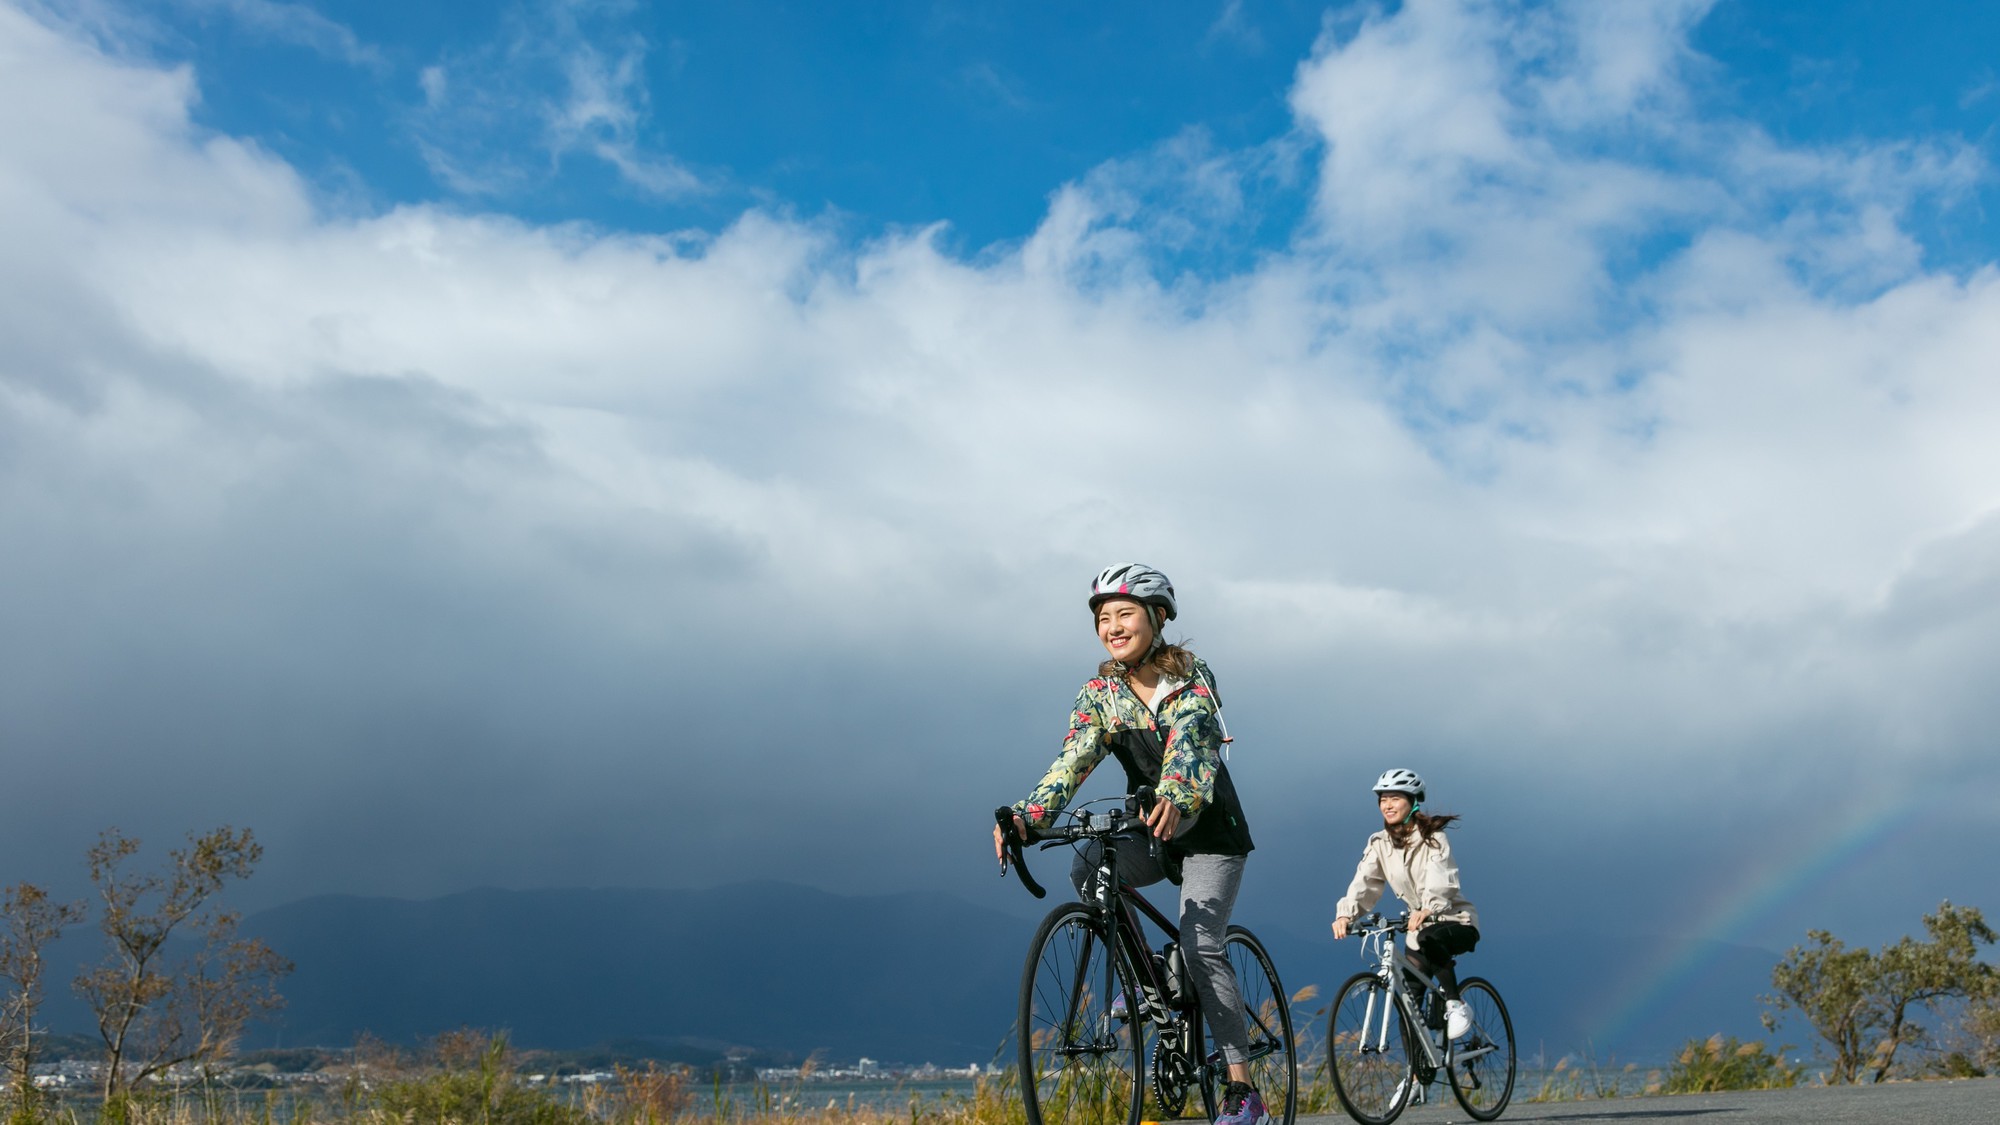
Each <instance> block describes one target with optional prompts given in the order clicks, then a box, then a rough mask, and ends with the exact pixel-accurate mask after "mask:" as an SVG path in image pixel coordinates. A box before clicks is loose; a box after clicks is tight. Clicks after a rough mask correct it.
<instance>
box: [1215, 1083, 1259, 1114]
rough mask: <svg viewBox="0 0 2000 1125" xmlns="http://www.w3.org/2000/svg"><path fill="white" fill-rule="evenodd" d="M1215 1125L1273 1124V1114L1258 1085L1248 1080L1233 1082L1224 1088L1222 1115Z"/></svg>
mask: <svg viewBox="0 0 2000 1125" xmlns="http://www.w3.org/2000/svg"><path fill="white" fill-rule="evenodd" d="M1215 1125H1271V1114H1270V1113H1269V1112H1268V1111H1267V1110H1265V1108H1264V1099H1263V1097H1262V1096H1260V1095H1259V1094H1258V1093H1257V1089H1256V1087H1254V1086H1252V1085H1250V1084H1249V1083H1247V1082H1231V1083H1230V1084H1229V1085H1228V1086H1225V1087H1223V1090H1222V1116H1220V1117H1218V1118H1216V1119H1215Z"/></svg>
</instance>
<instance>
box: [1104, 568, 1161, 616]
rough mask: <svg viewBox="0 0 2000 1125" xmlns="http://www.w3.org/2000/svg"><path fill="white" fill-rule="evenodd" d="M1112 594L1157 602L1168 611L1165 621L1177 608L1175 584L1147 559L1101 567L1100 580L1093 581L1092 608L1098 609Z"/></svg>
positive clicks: (1155, 604)
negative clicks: (1148, 564) (1148, 563)
mask: <svg viewBox="0 0 2000 1125" xmlns="http://www.w3.org/2000/svg"><path fill="white" fill-rule="evenodd" d="M1109 598H1131V599H1132V600H1133V601H1136V602H1139V603H1141V604H1143V605H1150V606H1155V607H1157V608H1158V609H1159V610H1160V612H1161V613H1162V614H1164V615H1165V616H1164V617H1163V618H1162V620H1164V621H1172V620H1173V619H1174V614H1175V613H1176V612H1177V607H1176V606H1175V605H1174V584H1173V583H1172V582H1169V581H1167V576H1166V575H1164V574H1161V573H1160V572H1159V571H1157V570H1154V569H1153V568H1152V567H1150V566H1147V565H1146V564H1145V563H1121V564H1119V565H1117V566H1107V567H1105V568H1104V569H1103V570H1101V571H1099V572H1098V574H1097V580H1096V581H1094V582H1092V583H1091V584H1090V612H1092V613H1096V612H1097V607H1098V606H1100V605H1103V604H1104V602H1105V601H1106V600H1107V599H1109Z"/></svg>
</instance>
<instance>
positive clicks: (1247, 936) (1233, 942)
mask: <svg viewBox="0 0 2000 1125" xmlns="http://www.w3.org/2000/svg"><path fill="white" fill-rule="evenodd" d="M1223 949H1224V951H1225V952H1227V954H1228V955H1229V969H1230V972H1232V973H1234V974H1235V976H1236V990H1237V992H1239V993H1240V994H1241V995H1242V997H1243V1024H1244V1028H1245V1030H1246V1031H1248V1032H1249V1037H1250V1042H1249V1046H1248V1050H1247V1051H1246V1052H1245V1054H1247V1055H1248V1056H1249V1063H1250V1084H1251V1085H1252V1086H1255V1087H1256V1088H1257V1093H1258V1094H1259V1095H1260V1096H1261V1097H1262V1098H1263V1099H1264V1109H1265V1110H1266V1112H1268V1113H1269V1114H1270V1115H1271V1121H1272V1125H1292V1119H1293V1118H1294V1117H1296V1116H1297V1115H1298V1100H1299V1097H1298V1095H1299V1057H1298V1046H1297V1044H1298V1040H1297V1038H1296V1037H1295V1036H1294V1035H1293V1034H1292V1006H1291V1003H1290V998H1289V997H1287V996H1286V995H1285V986H1284V985H1283V984H1281V983H1279V981H1278V969H1277V967H1276V966H1275V965H1273V964H1272V963H1271V955H1270V954H1269V953H1266V952H1265V951H1264V943H1263V942H1260V941H1258V940H1257V935H1255V934H1253V933H1251V932H1250V931H1249V930H1246V929H1244V928H1243V927H1241V926H1231V927H1229V930H1228V934H1227V936H1225V937H1224V938H1223ZM1202 1022H1203V1027H1204V1029H1205V1030H1207V1031H1208V1034H1207V1036H1206V1037H1205V1038H1206V1039H1207V1040H1208V1050H1207V1051H1206V1052H1205V1053H1204V1056H1203V1057H1208V1056H1209V1055H1211V1054H1213V1053H1214V1052H1215V1045H1214V1032H1213V1029H1212V1028H1211V1027H1210V1026H1209V1021H1207V1020H1204V1021H1202ZM1213 1061H1214V1063H1215V1067H1216V1069H1213V1070H1209V1071H1207V1072H1205V1080H1204V1082H1203V1089H1202V1093H1203V1095H1204V1096H1205V1097H1206V1099H1207V1104H1208V1105H1209V1107H1210V1115H1211V1116H1213V1115H1214V1113H1215V1112H1216V1108H1215V1107H1218V1106H1220V1105H1221V1104H1222V1088H1223V1087H1224V1086H1225V1085H1227V1084H1228V1082H1229V1075H1228V1072H1227V1071H1226V1070H1224V1069H1222V1061H1221V1060H1220V1059H1215V1060H1213Z"/></svg>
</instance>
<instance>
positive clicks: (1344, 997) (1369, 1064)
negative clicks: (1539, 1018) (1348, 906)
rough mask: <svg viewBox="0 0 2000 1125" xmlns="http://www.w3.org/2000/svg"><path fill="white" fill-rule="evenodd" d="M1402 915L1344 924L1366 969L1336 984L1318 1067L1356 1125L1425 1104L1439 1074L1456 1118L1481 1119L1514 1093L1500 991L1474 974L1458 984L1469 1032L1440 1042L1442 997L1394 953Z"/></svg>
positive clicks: (1381, 1122)
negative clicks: (1371, 964) (1369, 962)
mask: <svg viewBox="0 0 2000 1125" xmlns="http://www.w3.org/2000/svg"><path fill="white" fill-rule="evenodd" d="M1409 921H1410V920H1409V915H1407V914H1406V915H1403V916H1401V917H1398V918H1389V919H1384V918H1383V917H1382V915H1380V914H1367V915H1363V916H1362V917H1360V918H1357V919H1355V920H1354V925H1353V926H1352V927H1351V928H1350V930H1349V932H1350V933H1353V934H1356V935H1358V936H1359V937H1360V938H1361V940H1362V942H1363V947H1364V953H1363V956H1364V957H1371V958H1373V959H1374V960H1375V962H1376V967H1375V968H1374V969H1371V970H1369V971H1367V972H1361V973H1356V974H1354V975H1353V976H1352V977H1349V978H1348V980H1347V983H1346V984H1343V985H1341V986H1340V992H1339V993H1338V994H1336V995H1335V996H1334V998H1333V1008H1332V1010H1331V1012H1330V1013H1329V1015H1328V1021H1329V1022H1328V1027H1327V1036H1326V1051H1327V1069H1328V1070H1330V1071H1331V1072H1332V1073H1333V1091H1334V1093H1335V1094H1336V1095H1338V1096H1339V1098H1340V1105H1341V1108H1342V1109H1345V1110H1346V1111H1347V1113H1348V1116H1350V1117H1352V1118H1354V1119H1355V1120H1356V1121H1360V1122H1363V1123H1364V1125H1388V1123H1389V1122H1391V1121H1394V1120H1395V1119H1396V1115H1397V1114H1400V1113H1402V1112H1403V1110H1404V1109H1405V1108H1406V1107H1408V1106H1412V1105H1422V1104H1423V1103H1424V1102H1426V1101H1428V1100H1429V1098H1428V1095H1427V1091H1428V1090H1429V1088H1430V1085H1431V1083H1433V1082H1435V1081H1436V1080H1437V1077H1438V1075H1439V1074H1440V1073H1442V1074H1443V1075H1444V1076H1445V1078H1446V1080H1447V1081H1449V1082H1450V1084H1451V1093H1452V1096H1453V1097H1455V1098H1457V1099H1458V1104H1459V1105H1460V1106H1462V1107H1464V1109H1465V1112H1467V1113H1469V1114H1471V1115H1472V1116H1473V1117H1474V1118H1476V1119H1478V1120H1480V1121H1491V1120H1493V1119H1494V1118H1496V1117H1498V1116H1500V1112H1501V1111H1502V1110H1504V1109H1506V1108H1507V1101H1508V1099H1509V1098H1511V1097H1513V1096H1514V1023H1513V1021H1512V1020H1510V1019H1508V1018H1507V1005H1506V1004H1503V1003H1501V1001H1500V993H1499V991H1498V990H1497V989H1495V988H1494V987H1493V985H1492V984H1491V983H1489V982H1487V981H1485V980H1483V979H1481V978H1479V977H1467V978H1465V980H1463V981H1462V982H1460V984H1459V986H1458V995H1459V999H1461V1000H1463V1001H1465V1006H1466V1007H1467V1008H1468V1009H1469V1010H1470V1012H1471V1015H1472V1029H1471V1030H1470V1031H1469V1032H1467V1033H1466V1034H1465V1035H1463V1036H1461V1037H1459V1038H1458V1039H1455V1040H1454V1039H1448V1038H1446V1036H1445V1031H1444V1026H1445V1020H1444V994H1443V993H1442V992H1440V991H1439V990H1438V989H1437V987H1436V986H1435V985H1433V984H1432V983H1431V981H1430V979H1429V978H1428V977H1427V976H1425V975H1424V974H1423V973H1420V972H1419V971H1418V970H1417V968H1416V966H1415V965H1413V964H1411V962H1410V961H1409V960H1408V958H1406V957H1405V956H1404V955H1403V952H1402V944H1401V941H1400V939H1401V937H1402V935H1403V932H1404V930H1405V929H1406V928H1407V927H1408V926H1409Z"/></svg>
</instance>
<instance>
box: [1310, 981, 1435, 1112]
mask: <svg viewBox="0 0 2000 1125" xmlns="http://www.w3.org/2000/svg"><path fill="white" fill-rule="evenodd" d="M1412 1034H1413V1032H1412V1029H1411V1028H1410V1026H1409V1025H1408V1024H1407V1023H1406V1022H1405V1021H1404V1019H1403V1009H1402V1006H1401V1005H1399V1004H1397V1003H1396V997H1395V995H1394V994H1393V993H1391V992H1390V991H1389V986H1388V985H1385V984H1383V983H1382V979H1381V978H1380V977H1378V976H1376V975H1375V974H1374V973H1356V974H1354V975H1353V976H1351V977H1349V978H1347V983H1346V984H1343V985H1341V986H1340V991H1339V992H1338V993H1336V994H1335V995H1334V998H1333V1007H1332V1010H1331V1011H1330V1012H1329V1014H1328V1016H1327V1032H1326V1056H1327V1069H1328V1070H1329V1071H1331V1072H1332V1074H1333V1092H1334V1094H1335V1096H1337V1097H1339V1098H1340V1107H1341V1108H1342V1109H1344V1110H1346V1111H1347V1115H1348V1116H1349V1117H1352V1118H1354V1119H1355V1120H1356V1121H1359V1122H1362V1125H1389V1122H1391V1121H1394V1120H1395V1119H1396V1115H1397V1114H1399V1113H1401V1112H1403V1106H1404V1105H1406V1104H1407V1103H1408V1102H1409V1100H1410V1093H1411V1088H1412V1087H1413V1086H1414V1085H1415V1084H1416V1075H1415V1072H1414V1071H1413V1070H1412V1068H1411V1066H1410V1056H1411V1055H1412V1054H1413V1053H1414V1051H1413V1047H1412V1045H1411V1043H1410V1036H1411V1035H1412Z"/></svg>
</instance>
